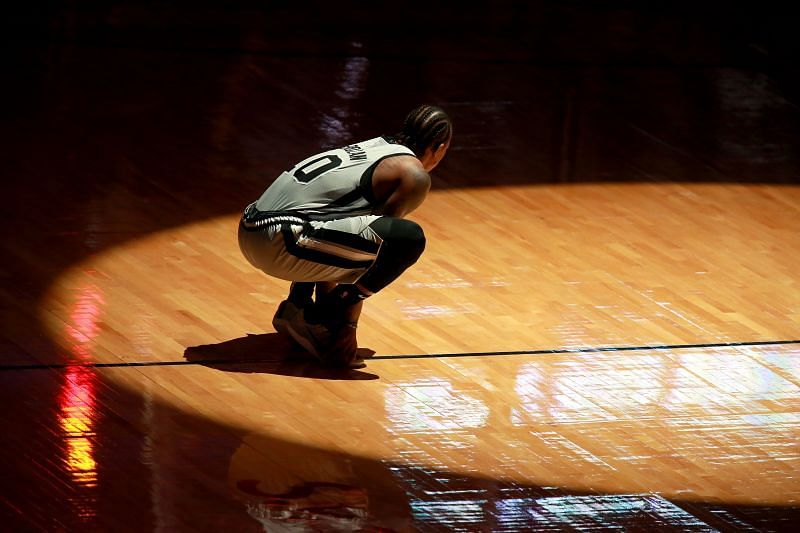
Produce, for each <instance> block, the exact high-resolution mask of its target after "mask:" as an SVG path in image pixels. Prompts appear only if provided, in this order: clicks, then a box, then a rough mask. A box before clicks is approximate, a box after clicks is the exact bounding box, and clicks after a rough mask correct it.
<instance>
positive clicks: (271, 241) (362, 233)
mask: <svg viewBox="0 0 800 533" xmlns="http://www.w3.org/2000/svg"><path fill="white" fill-rule="evenodd" d="M379 218H380V217H379V216H377V215H362V216H354V217H347V218H341V219H336V220H328V221H307V220H303V219H302V218H299V217H294V216H292V215H287V216H275V217H272V218H270V219H265V220H263V221H260V222H259V226H258V227H247V226H245V225H244V224H243V223H241V222H240V223H239V248H240V249H241V251H242V254H243V255H244V256H245V258H246V259H247V260H248V261H249V262H250V264H251V265H253V266H254V267H256V268H258V269H260V270H262V271H264V272H265V273H266V274H268V275H270V276H273V277H276V278H279V279H284V280H287V281H334V282H338V283H355V282H356V281H358V279H359V278H360V277H361V276H362V275H363V274H364V273H365V272H366V271H367V269H369V268H370V267H371V266H372V264H373V263H374V262H375V258H376V257H377V255H378V250H379V249H380V246H381V242H382V240H381V237H380V236H379V235H378V234H377V233H376V232H375V231H374V230H373V229H372V228H370V224H371V223H372V222H374V221H375V220H377V219H379Z"/></svg>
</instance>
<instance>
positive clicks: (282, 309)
mask: <svg viewBox="0 0 800 533" xmlns="http://www.w3.org/2000/svg"><path fill="white" fill-rule="evenodd" d="M311 304H312V300H311V299H309V300H308V304H307V305H303V306H300V305H297V304H296V303H294V302H292V301H291V300H284V301H282V302H281V303H280V305H278V310H277V311H275V316H274V317H272V327H274V328H275V331H277V332H278V333H282V334H283V335H290V336H291V333H289V321H291V320H292V318H294V317H295V315H297V314H298V313H301V314H302V312H303V308H304V307H307V306H308V305H311Z"/></svg>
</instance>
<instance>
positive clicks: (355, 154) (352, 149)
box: [342, 144, 367, 161]
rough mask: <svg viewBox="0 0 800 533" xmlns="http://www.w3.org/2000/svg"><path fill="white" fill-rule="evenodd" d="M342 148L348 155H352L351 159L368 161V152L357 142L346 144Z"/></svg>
mask: <svg viewBox="0 0 800 533" xmlns="http://www.w3.org/2000/svg"><path fill="white" fill-rule="evenodd" d="M342 150H344V151H345V152H347V155H348V156H349V157H350V161H366V159H367V152H365V151H364V149H363V148H361V147H360V146H359V145H357V144H351V145H349V146H345V147H344V148H342Z"/></svg>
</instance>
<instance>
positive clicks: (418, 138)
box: [394, 105, 453, 157]
mask: <svg viewBox="0 0 800 533" xmlns="http://www.w3.org/2000/svg"><path fill="white" fill-rule="evenodd" d="M452 136H453V123H452V122H451V121H450V117H448V116H447V113H445V112H444V110H443V109H442V108H441V107H437V106H435V105H421V106H419V107H416V108H414V109H413V110H412V111H411V112H410V113H409V114H408V115H407V116H406V120H405V122H404V123H403V129H402V130H401V131H400V133H397V134H396V135H394V140H395V142H397V143H398V144H402V145H404V146H407V147H409V148H411V150H412V151H413V152H414V153H415V154H416V155H417V156H418V157H419V156H422V155H423V154H424V153H425V150H427V149H428V148H432V149H434V150H435V149H436V148H437V147H438V146H439V145H441V144H444V143H446V142H448V141H449V140H450V138H451V137H452Z"/></svg>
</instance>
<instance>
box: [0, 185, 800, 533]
mask: <svg viewBox="0 0 800 533" xmlns="http://www.w3.org/2000/svg"><path fill="white" fill-rule="evenodd" d="M767 214H768V216H767ZM798 215H800V191H798V189H796V188H792V187H781V186H765V185H749V186H733V185H692V184H658V185H656V184H652V185H650V184H647V185H638V184H617V185H614V184H602V185H586V184H584V185H571V186H557V185H556V186H530V187H502V188H498V187H494V188H491V187H487V188H478V189H469V190H442V191H437V192H434V193H433V194H432V196H431V197H430V198H429V200H428V202H426V203H425V204H424V206H423V207H422V208H421V209H420V210H419V211H418V212H417V213H416V214H415V218H416V219H417V220H418V221H419V222H420V223H421V224H422V225H423V226H424V227H425V228H426V232H427V235H428V239H429V246H428V249H427V250H426V253H425V254H424V256H423V258H422V259H421V261H420V262H419V263H418V264H417V265H415V267H414V268H412V269H411V270H409V271H408V272H407V273H406V274H405V275H404V276H403V277H402V278H401V279H400V280H398V282H397V283H396V284H395V285H393V286H392V287H390V288H388V289H386V291H385V292H383V293H381V294H379V295H376V296H375V297H373V298H372V299H370V300H369V302H368V303H367V306H366V307H365V312H364V315H363V318H362V320H361V324H360V344H361V346H362V347H363V348H365V349H369V350H371V351H374V352H375V355H374V357H373V358H372V359H370V360H368V364H367V367H366V368H364V369H361V370H357V371H331V370H325V369H322V368H320V367H318V366H316V365H315V364H313V363H310V362H307V360H305V359H304V358H303V356H302V354H300V353H298V351H297V350H296V349H295V348H293V347H292V346H291V345H290V343H288V342H287V341H286V340H284V339H282V338H280V337H278V336H277V334H275V333H274V332H273V330H272V329H271V326H270V319H271V315H272V312H273V310H274V308H275V307H276V305H277V304H278V302H279V301H280V300H281V299H282V298H283V296H284V293H285V291H286V284H285V283H284V282H280V281H276V280H272V279H269V278H267V277H266V276H264V275H263V274H261V273H260V272H257V271H254V270H253V269H252V268H251V267H250V266H249V265H248V264H247V263H246V262H245V260H244V259H243V258H242V257H241V256H240V253H239V251H238V248H237V245H236V240H235V238H234V237H235V229H236V224H237V220H238V214H236V213H232V214H230V215H226V216H222V217H218V218H214V219H210V220H206V221H201V222H198V223H195V224H190V225H186V226H180V227H175V228H172V229H167V230H164V231H161V232H158V233H155V234H152V235H147V236H145V237H143V238H140V239H137V240H134V241H131V242H126V243H123V244H120V245H118V246H115V247H112V248H110V249H108V250H104V251H103V252H102V253H98V254H96V255H94V256H91V257H89V258H87V259H86V260H84V261H82V262H80V263H79V264H76V265H74V266H73V267H72V268H70V269H68V270H67V271H65V272H64V273H63V275H61V276H60V277H58V278H57V279H56V280H55V281H54V282H53V283H52V284H51V286H50V287H49V289H48V290H47V291H46V293H45V294H44V295H43V297H42V299H41V301H40V302H39V304H38V309H39V313H40V319H41V321H42V323H43V324H44V329H45V331H46V333H47V335H48V336H49V338H50V340H51V341H52V342H53V343H54V344H55V346H56V350H53V351H51V352H50V353H49V355H48V354H42V353H36V362H35V363H33V362H31V361H27V362H25V361H17V364H18V365H21V366H17V369H16V370H13V371H12V370H11V367H10V366H4V372H3V373H2V377H3V379H4V385H5V386H6V387H11V388H13V389H14V390H16V391H17V392H18V393H19V394H24V395H25V398H26V400H25V401H24V402H17V404H16V405H17V408H16V409H14V410H13V411H12V412H6V413H5V415H4V418H5V419H6V420H5V426H6V427H8V428H16V427H19V426H20V425H21V424H25V422H26V421H29V420H31V419H34V420H36V421H37V422H38V423H39V424H42V426H41V427H39V428H38V429H37V432H36V434H37V436H38V437H39V438H44V439H46V440H47V441H49V442H48V443H47V444H43V443H41V442H39V443H30V442H29V441H28V440H27V439H26V438H24V437H25V435H24V432H23V435H22V436H18V435H17V433H16V432H15V431H11V432H9V434H8V435H7V441H8V444H7V445H8V446H9V448H8V449H7V452H6V453H7V454H9V453H10V455H7V457H18V456H21V457H25V458H26V459H27V460H28V461H33V462H32V463H28V464H27V467H26V473H29V474H33V475H34V476H35V477H36V479H37V480H38V482H37V483H36V484H33V485H29V486H25V487H24V492H23V493H22V495H20V496H21V497H13V496H12V498H11V501H12V502H14V505H15V507H17V508H18V509H21V510H24V512H25V513H26V514H25V519H24V521H26V522H27V523H28V524H33V525H37V526H43V527H47V526H51V527H52V526H54V525H57V524H61V523H62V522H61V520H64V522H63V523H64V524H68V525H69V526H73V527H74V526H76V525H78V524H80V523H81V521H85V523H86V524H91V525H95V526H97V525H100V526H101V528H110V529H127V528H129V527H130V528H133V529H138V528H140V527H145V528H148V527H151V526H153V527H156V528H157V529H160V528H162V527H163V528H167V529H173V528H175V529H181V530H183V529H186V530H189V529H199V530H212V529H214V527H215V526H214V524H217V525H220V524H223V523H224V524H225V525H226V526H225V527H233V528H234V529H235V530H241V531H250V530H253V531H255V530H259V529H260V528H261V527H262V525H263V527H265V528H266V529H267V530H273V528H274V529H275V530H278V529H279V528H281V527H289V526H290V525H291V524H294V525H295V526H296V527H299V528H301V530H304V529H303V528H308V527H311V528H318V529H319V530H330V529H336V528H340V529H342V530H358V529H365V530H377V528H388V529H391V530H397V531H412V530H423V531H427V530H431V531H433V530H459V529H463V530H475V529H495V530H521V529H528V528H533V527H538V528H545V529H547V528H550V529H562V528H569V527H589V528H600V529H602V528H604V527H612V526H626V527H629V528H640V529H652V528H659V529H665V530H675V531H678V530H685V529H687V528H688V529H697V530H703V529H706V528H708V527H718V528H719V527H722V528H723V529H724V528H735V527H744V525H747V524H750V525H751V526H753V527H766V528H767V529H768V528H770V527H772V528H775V527H779V526H781V524H785V522H784V521H785V520H792V519H796V517H797V507H798V501H799V500H798V499H799V498H800V482H799V481H798V477H797V472H798V471H800V448H798V446H797V443H798V438H800V412H799V411H800V394H798V390H800V341H798V340H795V339H796V337H797V335H796V333H797V330H796V323H797V320H798V307H797V283H798V274H797V271H796V269H794V265H793V262H794V258H796V257H797V256H798V253H800V242H798V238H797V234H798V233H797V232H798V230H799V229H800V227H798V225H799V221H800V216H798ZM17 340H18V342H20V343H21V344H22V345H24V346H26V347H31V348H30V350H29V353H30V352H36V350H35V347H33V345H35V343H36V342H37V340H36V339H30V338H25V336H24V335H21V336H18V337H17ZM47 390H57V391H58V392H57V394H56V397H57V398H58V402H57V404H56V405H54V406H52V407H51V408H50V411H49V412H47V413H42V412H40V411H39V407H38V403H37V401H36V398H37V396H38V394H39V393H40V392H41V393H42V394H44V393H45V392H46V391H47ZM43 418H45V419H48V421H47V422H45V421H44V420H42V419H43ZM29 446H32V448H29ZM41 448H54V449H55V451H54V452H53V453H52V454H51V455H47V456H42V455H41V454H40V453H38V452H37V451H38V450H39V449H41ZM120 448H121V449H122V450H125V451H126V453H125V454H120ZM4 490H6V491H8V494H11V491H12V490H14V487H13V486H9V485H6V486H5V487H4ZM45 494H47V495H48V496H47V497H46V498H45V497H44V495H45ZM130 508H132V509H136V511H137V514H136V516H135V517H129V516H127V515H126V512H127V511H125V510H127V509H130ZM17 518H20V517H17ZM145 525H146V526H145Z"/></svg>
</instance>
